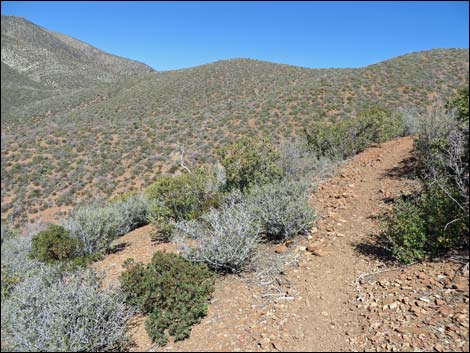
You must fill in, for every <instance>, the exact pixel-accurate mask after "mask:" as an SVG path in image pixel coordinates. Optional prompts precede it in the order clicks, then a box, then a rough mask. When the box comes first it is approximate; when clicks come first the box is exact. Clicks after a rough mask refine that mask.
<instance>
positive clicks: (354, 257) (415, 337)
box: [95, 137, 468, 351]
mask: <svg viewBox="0 0 470 353" xmlns="http://www.w3.org/2000/svg"><path fill="white" fill-rule="evenodd" d="M412 143H413V141H412V139H411V138H409V137H406V138H401V139H396V140H393V141H390V142H387V143H384V144H383V145H381V146H379V147H374V148H369V149H367V150H366V151H364V152H363V153H361V154H359V155H357V156H356V157H354V158H353V159H351V160H350V161H348V162H346V163H344V164H343V165H342V166H341V167H340V168H339V169H338V172H337V176H336V177H334V178H332V179H330V180H328V181H326V182H324V183H322V184H321V185H320V186H319V187H318V190H317V192H316V193H315V194H314V195H313V197H312V200H311V202H312V204H313V205H314V207H315V209H316V210H317V214H318V217H317V224H316V226H315V227H314V229H313V230H312V232H311V234H310V235H309V236H308V237H299V238H298V239H297V240H296V241H295V242H294V243H293V244H290V246H289V247H288V248H285V249H284V250H283V251H286V252H291V253H295V254H297V255H298V258H299V261H298V266H295V267H289V268H287V269H286V273H285V275H284V277H285V278H284V280H285V281H286V282H287V283H288V284H289V285H287V286H284V287H283V290H284V292H283V293H282V295H281V296H278V293H273V297H274V298H277V300H271V301H268V300H267V298H269V296H265V297H264V298H263V297H262V293H263V292H262V291H261V287H260V286H259V285H255V284H248V282H247V281H246V280H244V279H243V278H241V277H237V276H225V277H223V278H220V279H219V280H218V281H217V283H216V290H215V292H214V295H213V298H212V300H211V304H210V305H209V313H208V315H207V316H206V317H205V318H204V319H203V320H202V322H201V323H200V324H198V325H195V326H194V327H193V329H192V332H191V337H190V338H188V339H186V340H184V341H181V342H176V343H173V342H170V343H169V344H168V345H166V346H165V347H154V346H152V344H151V342H150V340H149V339H148V337H147V335H146V333H145V329H144V326H143V322H144V318H142V317H138V318H136V320H135V325H134V327H133V328H132V330H131V334H132V337H133V338H134V340H135V345H134V346H133V347H132V349H131V350H133V351H148V350H151V351H154V350H156V351H351V350H353V351H357V350H364V349H366V350H372V351H373V350H399V349H405V350H421V351H423V350H468V271H467V272H465V271H459V268H460V267H461V265H460V264H459V263H457V262H452V261H450V260H447V261H443V262H438V263H432V264H416V265H414V266H411V267H406V268H403V269H399V270H393V271H387V272H382V273H380V274H378V275H367V276H366V275H365V274H369V273H375V272H380V271H384V270H386V269H393V268H387V266H388V265H386V263H385V262H384V261H385V260H384V259H383V258H382V257H381V254H380V251H379V250H378V248H374V239H375V238H374V235H375V234H377V232H378V229H379V225H378V221H377V216H378V215H380V214H381V213H383V212H385V211H387V210H388V209H390V208H391V203H390V201H391V200H393V199H394V198H396V197H398V196H399V195H401V194H408V193H410V192H412V191H413V190H416V188H417V187H418V186H417V184H416V182H414V181H413V180H412V179H409V178H408V177H407V171H408V168H407V166H408V159H409V157H410V152H411V149H412ZM149 231H150V228H149V227H144V228H141V229H139V230H136V231H134V232H132V233H129V234H128V235H126V236H124V237H122V238H121V239H120V241H123V242H126V243H128V245H127V247H125V248H124V249H123V250H122V251H120V252H117V253H115V254H112V255H110V256H108V257H107V258H106V259H104V260H103V261H101V262H99V263H96V264H95V268H97V269H100V270H105V271H106V272H107V281H108V282H109V281H111V280H116V279H117V278H118V276H119V274H120V273H121V272H122V267H121V265H122V262H124V260H125V259H127V258H128V257H134V258H135V259H137V260H139V261H144V262H148V261H149V260H150V258H151V256H152V253H153V252H154V251H156V250H166V251H174V250H175V249H174V246H173V245H171V244H164V245H162V244H152V242H151V241H150V237H149V235H148V233H149ZM308 245H310V246H309V247H307V246H308ZM306 249H308V251H307V250H306ZM467 261H468V260H467ZM439 275H440V277H439ZM442 276H444V277H442ZM378 280H379V281H380V282H378ZM423 281H424V282H423ZM426 281H428V282H426ZM429 286H431V287H429ZM454 287H455V288H454ZM444 293H447V294H444ZM264 294H266V293H264ZM268 294H269V293H268ZM274 294H276V295H274ZM436 294H437V295H440V297H437V296H436ZM388 297H391V298H394V299H393V300H392V301H391V303H390V304H392V308H391V309H390V308H389V306H390V304H387V303H388V300H390V299H387V301H385V298H388ZM421 297H423V298H425V299H429V302H427V301H425V300H424V301H423V300H421V299H419V298H421ZM271 299H272V298H271ZM395 302H397V304H393V303H395ZM373 303H375V304H373ZM416 303H417V304H416ZM422 303H425V304H422ZM415 307H416V308H418V309H419V310H416V308H415ZM442 308H444V309H442ZM448 326H449V327H450V328H448ZM442 330H444V331H443V332H442Z"/></svg>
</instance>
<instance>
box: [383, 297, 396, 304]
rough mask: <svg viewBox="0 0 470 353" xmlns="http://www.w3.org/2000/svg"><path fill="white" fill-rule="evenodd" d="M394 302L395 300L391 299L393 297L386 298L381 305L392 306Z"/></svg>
mask: <svg viewBox="0 0 470 353" xmlns="http://www.w3.org/2000/svg"><path fill="white" fill-rule="evenodd" d="M394 301H395V298H393V297H387V298H385V299H384V301H383V305H390V304H392V303H393V302H394Z"/></svg>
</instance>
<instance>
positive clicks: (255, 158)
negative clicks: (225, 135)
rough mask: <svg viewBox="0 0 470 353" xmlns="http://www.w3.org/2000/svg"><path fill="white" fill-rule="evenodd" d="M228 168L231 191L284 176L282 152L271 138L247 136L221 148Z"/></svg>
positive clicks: (219, 150)
mask: <svg viewBox="0 0 470 353" xmlns="http://www.w3.org/2000/svg"><path fill="white" fill-rule="evenodd" d="M217 155H218V157H219V159H220V163H221V164H222V165H223V167H224V168H225V173H226V185H225V188H226V190H227V191H231V190H233V189H239V190H241V191H245V190H246V189H248V188H249V187H251V186H252V185H254V184H263V183H269V182H271V181H273V180H276V179H278V178H280V177H281V175H282V170H281V168H280V167H279V166H278V162H279V159H280V153H279V152H278V151H277V150H276V149H275V147H274V146H273V145H272V144H271V143H270V142H269V140H268V139H267V138H263V139H254V138H248V137H244V138H242V139H241V140H239V141H238V142H235V143H232V144H230V145H228V146H224V147H222V148H220V149H218V151H217Z"/></svg>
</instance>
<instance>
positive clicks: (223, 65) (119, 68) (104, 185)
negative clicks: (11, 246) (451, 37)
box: [1, 17, 469, 217]
mask: <svg viewBox="0 0 470 353" xmlns="http://www.w3.org/2000/svg"><path fill="white" fill-rule="evenodd" d="M468 65H469V52H468V50H467V49H435V50H429V51H423V52H417V53H410V54H406V55H403V56H400V57H396V58H393V59H390V60H387V61H383V62H380V63H377V64H373V65H370V66H367V67H363V68H358V69H308V68H302V67H295V66H290V65H281V64H274V63H270V62H263V61H258V60H251V59H232V60H223V61H218V62H214V63H210V64H206V65H202V66H198V67H193V68H189V69H182V70H175V71H166V72H152V69H150V68H149V67H147V66H145V65H143V64H140V63H136V62H133V61H130V60H127V59H122V58H117V57H114V56H111V55H109V54H106V53H103V52H101V51H99V50H98V49H95V48H92V47H91V46H89V45H87V44H85V43H83V42H80V41H78V40H76V39H73V38H70V37H67V36H64V35H61V34H56V33H52V32H49V31H47V30H46V29H43V28H41V27H38V26H36V25H34V24H32V23H30V22H28V21H26V20H23V19H19V18H16V17H2V164H1V170H2V217H4V216H5V215H7V214H21V213H23V212H24V211H25V210H29V211H32V212H38V211H40V210H44V209H47V208H50V207H54V206H57V205H59V206H60V205H66V204H70V203H72V202H77V201H78V200H80V199H85V198H89V197H93V196H96V195H97V194H101V195H103V196H109V195H110V194H111V193H115V192H122V191H125V190H128V189H132V188H139V187H141V186H145V185H147V184H148V183H149V182H150V181H151V180H152V179H153V178H154V177H155V176H156V175H157V174H159V173H162V172H174V171H175V170H176V169H177V168H178V159H179V154H178V144H180V145H182V144H184V145H185V151H186V154H185V158H186V159H187V162H188V163H190V164H197V163H200V162H205V161H209V162H212V161H214V151H215V148H217V147H219V146H221V145H224V144H226V143H228V142H231V141H233V140H235V139H237V138H239V137H240V136H243V135H258V136H262V135H265V136H268V137H270V138H271V139H273V140H276V141H280V140H282V139H285V138H288V137H291V136H298V135H301V134H302V131H303V128H304V127H305V126H306V125H308V124H310V123H311V122H312V121H315V120H319V119H326V120H331V121H333V122H334V121H336V120H340V119H348V118H349V117H351V116H353V115H354V114H356V113H357V112H359V111H361V110H364V109H367V108H369V107H373V106H377V105H378V106H384V107H387V108H389V109H392V110H395V109H399V108H407V107H413V108H417V109H428V108H430V107H431V105H432V104H433V102H434V101H435V100H436V98H438V97H444V98H447V97H449V96H451V95H452V94H453V93H455V92H456V90H457V89H459V88H461V87H463V86H467V85H468V67H469V66H468ZM134 73H136V74H138V75H134ZM57 87H61V88H60V89H58V88H57ZM62 87H66V88H62Z"/></svg>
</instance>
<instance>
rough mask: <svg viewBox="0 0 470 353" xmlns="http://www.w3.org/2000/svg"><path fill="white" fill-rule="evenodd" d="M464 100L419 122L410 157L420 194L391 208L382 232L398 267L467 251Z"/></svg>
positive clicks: (465, 97) (465, 95)
mask: <svg viewBox="0 0 470 353" xmlns="http://www.w3.org/2000/svg"><path fill="white" fill-rule="evenodd" d="M468 100H469V97H468V90H464V91H462V92H460V94H459V95H458V96H457V97H456V98H454V99H452V100H451V101H449V102H448V103H447V104H446V107H447V108H446V109H443V107H442V106H441V105H439V106H436V107H435V109H434V110H433V111H432V112H431V113H430V114H428V115H425V116H423V117H421V119H420V120H419V124H418V131H417V139H416V141H415V153H414V154H415V156H416V159H417V161H418V166H419V170H420V179H421V181H422V184H423V191H422V194H421V195H420V196H419V198H417V199H416V200H414V201H413V203H400V204H398V205H397V206H396V207H395V209H394V212H393V215H392V217H391V220H390V221H389V226H388V230H387V231H386V235H387V237H388V239H389V243H390V245H391V249H392V254H393V256H394V257H395V258H396V259H397V260H399V261H402V262H406V263H409V262H412V261H415V260H421V259H423V258H427V257H435V256H439V255H442V254H445V253H446V252H448V251H449V250H462V249H463V250H466V251H468V247H469V244H470V241H469V224H470V222H469V196H468V191H469V163H468V161H469V158H468V153H469V152H468V143H469V142H468V136H469V135H468ZM454 104H456V106H455V105H454ZM465 114H467V115H465Z"/></svg>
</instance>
